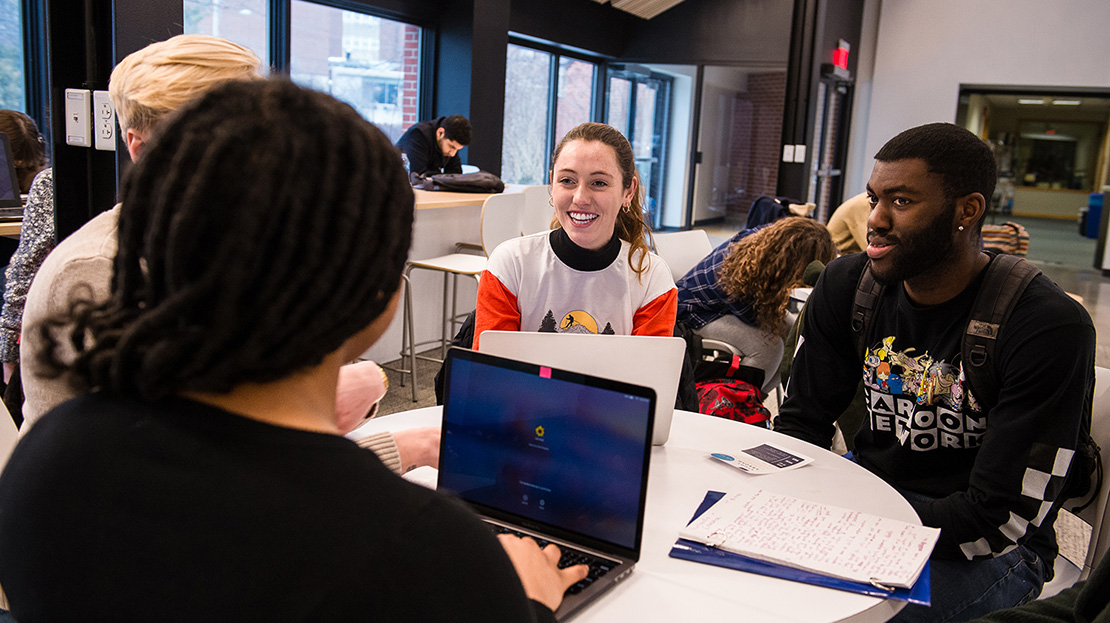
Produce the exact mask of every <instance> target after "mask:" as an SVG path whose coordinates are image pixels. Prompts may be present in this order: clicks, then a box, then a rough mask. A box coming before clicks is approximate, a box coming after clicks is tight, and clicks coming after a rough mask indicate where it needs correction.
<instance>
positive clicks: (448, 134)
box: [439, 115, 470, 145]
mask: <svg viewBox="0 0 1110 623" xmlns="http://www.w3.org/2000/svg"><path fill="white" fill-rule="evenodd" d="M439 127H441V128H443V130H444V132H443V136H444V138H447V139H449V140H452V141H455V142H456V143H458V144H459V145H469V144H470V120H469V119H467V118H466V117H464V116H462V115H451V116H450V117H445V118H444V119H443V121H441V122H439Z"/></svg>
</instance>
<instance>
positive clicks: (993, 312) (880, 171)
mask: <svg viewBox="0 0 1110 623" xmlns="http://www.w3.org/2000/svg"><path fill="white" fill-rule="evenodd" d="M875 159H876V163H875V167H874V170H873V172H872V175H871V179H870V181H869V182H868V185H867V194H868V197H869V200H870V203H871V214H870V216H869V218H868V246H867V249H866V253H859V254H854V255H849V256H845V257H842V258H840V259H837V260H834V261H833V262H832V263H830V264H829V265H828V267H827V268H826V269H825V272H824V274H823V275H822V277H821V279H820V281H819V282H818V283H817V286H816V287H815V289H814V292H813V294H812V296H811V297H810V299H809V302H808V309H807V312H806V316H805V322H804V326H803V327H802V333H801V338H800V339H799V343H798V349H797V352H796V354H795V357H794V366H793V370H792V373H791V377H790V382H789V384H788V387H787V396H786V400H785V402H784V403H783V405H782V408H781V410H780V414H779V417H778V419H777V420H776V422H775V429H776V430H778V431H779V432H783V433H785V434H788V435H792V436H794V437H797V438H800V439H804V440H806V441H809V442H811V443H814V444H817V445H819V446H822V447H825V448H828V447H829V446H830V443H831V440H832V437H833V431H834V427H833V424H834V422H835V421H836V418H837V417H838V416H839V415H840V414H841V413H842V412H843V410H844V408H845V407H846V406H847V405H848V403H849V402H850V401H851V400H852V397H853V395H854V394H855V392H856V387H857V384H858V383H859V381H860V377H861V373H862V377H863V385H864V392H865V398H866V399H865V403H866V406H867V410H868V413H867V416H866V418H865V421H864V424H863V426H862V427H861V429H860V432H859V433H858V435H857V436H856V438H855V452H854V454H855V457H854V458H855V460H857V461H858V462H859V463H860V465H862V466H863V467H865V468H867V469H869V470H871V471H872V472H874V473H875V474H876V475H878V476H879V477H881V478H883V479H884V480H886V481H887V482H888V483H890V484H891V485H892V486H894V487H895V488H897V489H898V490H899V491H900V492H901V493H902V494H903V495H904V496H905V497H906V499H907V500H908V501H909V502H910V504H911V505H912V506H913V507H914V509H915V510H916V511H917V513H918V515H919V516H920V517H921V520H922V523H924V524H925V525H928V526H934V527H938V528H940V529H941V535H940V540H939V541H938V543H937V546H936V549H935V550H934V551H933V556H932V559H931V561H932V562H931V572H932V579H931V581H932V606H931V607H923V606H915V605H908V606H907V607H906V608H905V609H903V610H902V612H901V613H900V614H899V615H898V616H897V617H896V618H895V619H894V620H896V621H966V620H969V619H972V618H974V617H976V616H981V615H983V614H986V613H988V612H991V611H993V610H997V609H1000V608H1005V607H1010V606H1014V605H1017V604H1021V603H1024V602H1026V601H1028V600H1030V599H1033V598H1035V597H1036V596H1037V595H1038V594H1039V593H1040V589H1041V586H1042V584H1043V583H1044V582H1045V581H1046V580H1049V579H1051V577H1052V564H1053V560H1054V559H1055V557H1056V553H1057V547H1056V539H1055V534H1054V531H1053V527H1052V524H1053V522H1054V521H1055V519H1056V514H1057V511H1058V510H1059V508H1060V505H1061V504H1062V503H1063V501H1064V499H1065V498H1067V497H1070V496H1072V495H1074V494H1075V489H1076V487H1074V486H1068V487H1065V482H1066V481H1068V480H1069V478H1068V473H1069V469H1070V471H1071V472H1072V477H1071V478H1070V481H1071V482H1070V483H1069V485H1070V484H1073V483H1075V482H1078V481H1079V480H1082V478H1079V476H1086V475H1087V474H1083V473H1082V472H1084V471H1086V469H1087V464H1086V463H1085V461H1086V460H1087V458H1088V457H1083V460H1080V457H1081V456H1082V454H1078V455H1077V453H1076V449H1077V447H1079V446H1081V445H1083V444H1080V443H1079V440H1080V439H1081V438H1083V439H1087V438H1089V430H1090V416H1091V415H1090V414H1091V395H1092V390H1093V388H1094V351H1095V332H1094V326H1093V325H1092V323H1091V319H1090V316H1089V315H1088V314H1087V312H1086V311H1085V310H1084V309H1083V307H1082V306H1080V305H1079V304H1078V303H1076V302H1075V301H1074V300H1072V299H1071V298H1070V297H1069V296H1067V294H1065V293H1064V292H1063V291H1062V290H1061V289H1060V288H1059V287H1058V286H1056V284H1054V283H1052V281H1051V280H1049V279H1048V278H1047V277H1045V276H1043V275H1041V274H1040V272H1039V271H1038V270H1036V269H1035V268H1033V267H1032V266H1031V265H1029V264H1027V263H1026V262H1024V261H1023V260H1017V259H1015V258H1010V257H1007V256H1000V255H995V254H988V253H984V252H983V251H982V250H981V248H982V244H981V236H980V228H981V227H982V224H983V218H984V214H985V212H986V207H987V201H988V198H989V197H991V195H992V193H993V191H994V185H995V179H996V172H995V163H994V157H993V156H992V154H991V151H990V149H989V148H988V147H987V146H986V144H985V143H983V142H982V141H981V140H980V139H979V138H978V137H976V136H975V135H974V134H972V133H971V132H968V131H967V130H965V129H963V128H960V127H959V126H956V125H952V124H947V123H934V124H929V125H925V126H920V127H917V128H912V129H910V130H907V131H905V132H903V133H901V134H899V135H898V136H896V137H895V138H893V139H891V140H890V141H889V142H888V143H887V144H886V145H884V146H883V148H882V149H881V150H879V153H878V154H876V156H875Z"/></svg>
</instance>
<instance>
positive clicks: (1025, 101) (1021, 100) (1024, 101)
mask: <svg viewBox="0 0 1110 623" xmlns="http://www.w3.org/2000/svg"><path fill="white" fill-rule="evenodd" d="M1018 103H1019V104H1043V103H1044V100H1043V99H1025V98H1019V99H1018Z"/></svg>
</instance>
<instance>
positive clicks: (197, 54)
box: [108, 35, 263, 160]
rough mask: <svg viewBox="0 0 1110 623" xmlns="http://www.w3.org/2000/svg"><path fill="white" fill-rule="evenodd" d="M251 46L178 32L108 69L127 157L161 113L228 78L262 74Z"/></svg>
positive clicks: (138, 148)
mask: <svg viewBox="0 0 1110 623" xmlns="http://www.w3.org/2000/svg"><path fill="white" fill-rule="evenodd" d="M262 69H263V65H262V60H261V59H259V58H258V55H256V54H255V53H254V52H252V51H250V50H249V49H247V48H245V47H243V46H241V45H239V44H238V43H234V42H231V41H228V40H227V39H221V38H220V37H213V36H211V35H177V36H176V37H170V38H169V39H166V40H165V41H159V42H157V43H152V44H150V45H148V46H146V47H145V48H143V49H141V50H138V51H136V52H134V53H132V54H129V55H127V57H125V58H124V59H123V60H122V61H120V62H119V64H118V65H116V67H115V69H113V70H112V76H111V78H110V80H109V82H108V97H110V98H111V100H112V106H114V107H115V109H116V119H117V120H118V121H119V127H120V131H121V132H122V134H123V139H124V142H125V143H126V144H127V151H128V152H129V153H130V154H131V159H132V160H135V159H136V158H137V157H138V155H139V153H140V152H141V151H142V148H143V145H144V144H145V143H146V141H147V140H148V139H149V137H150V131H151V129H153V128H154V126H155V125H157V123H158V121H159V120H161V119H162V117H164V116H166V115H167V114H168V113H171V112H173V111H175V110H177V109H178V108H181V107H182V106H184V105H185V104H187V103H188V102H190V101H192V100H194V99H196V98H197V97H198V96H200V95H202V94H203V93H205V92H206V91H208V90H209V89H211V88H212V87H213V86H215V85H217V84H222V83H224V82H227V81H229V80H253V79H258V78H261V77H262Z"/></svg>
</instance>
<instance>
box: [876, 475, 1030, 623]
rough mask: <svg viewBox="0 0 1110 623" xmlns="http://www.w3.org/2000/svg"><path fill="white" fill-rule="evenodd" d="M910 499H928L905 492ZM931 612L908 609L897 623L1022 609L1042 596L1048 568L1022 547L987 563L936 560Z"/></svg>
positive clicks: (943, 621)
mask: <svg viewBox="0 0 1110 623" xmlns="http://www.w3.org/2000/svg"><path fill="white" fill-rule="evenodd" d="M901 493H902V495H903V496H905V497H906V498H907V499H911V500H913V499H915V498H916V499H919V500H928V498H926V497H925V496H920V495H916V494H913V493H908V492H905V491H902V492H901ZM930 564H931V572H932V578H931V582H932V602H933V605H932V606H930V607H925V606H918V605H914V604H906V607H905V608H903V609H902V611H901V612H899V613H898V615H897V616H895V617H894V618H893V619H891V621H892V622H895V623H949V622H952V623H955V622H957V621H969V620H971V619H974V618H976V617H980V616H983V615H985V614H987V613H988V612H994V611H995V610H1001V609H1003V608H1011V607H1013V606H1020V605H1021V604H1024V603H1027V602H1029V601H1032V600H1034V599H1036V598H1037V595H1040V594H1041V587H1042V586H1043V585H1044V579H1045V576H1046V575H1047V573H1048V563H1047V562H1046V561H1044V560H1041V558H1040V557H1039V556H1037V554H1036V553H1035V552H1034V551H1033V550H1031V549H1029V548H1028V547H1025V546H1023V545H1019V546H1017V547H1015V548H1014V549H1012V550H1010V551H1009V552H1008V553H1006V554H1003V555H1002V556H998V557H996V558H984V559H981V560H937V559H936V558H933V559H931V561H930Z"/></svg>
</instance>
